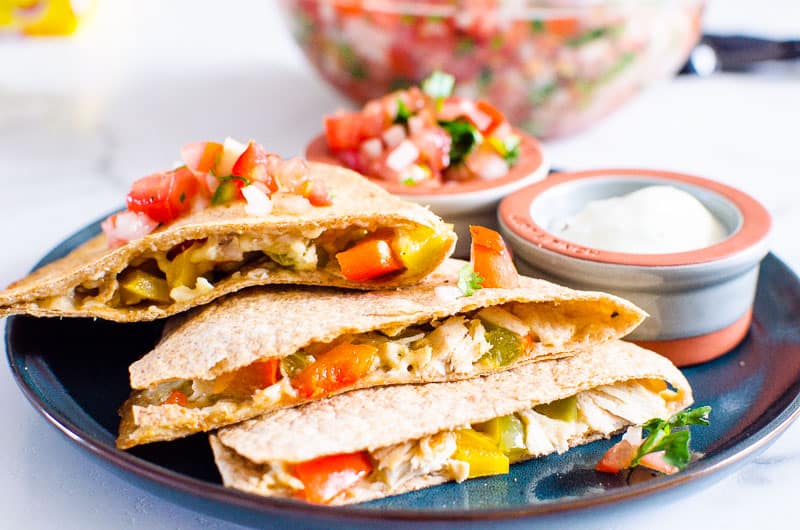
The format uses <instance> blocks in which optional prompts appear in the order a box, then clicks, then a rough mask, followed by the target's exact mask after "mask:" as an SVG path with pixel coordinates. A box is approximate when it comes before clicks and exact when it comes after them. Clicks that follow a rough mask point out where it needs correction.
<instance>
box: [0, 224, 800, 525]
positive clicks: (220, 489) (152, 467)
mask: <svg viewBox="0 0 800 530" xmlns="http://www.w3.org/2000/svg"><path fill="white" fill-rule="evenodd" d="M104 218H105V216H104V217H102V218H101V219H98V220H96V221H94V222H92V223H90V224H88V225H85V226H84V227H82V228H80V229H79V230H77V231H76V232H75V233H73V234H71V235H70V236H68V237H67V238H65V239H63V240H62V241H61V242H59V243H58V244H56V245H55V246H54V247H53V248H51V249H50V250H49V251H48V252H47V253H46V254H45V256H44V257H43V258H41V259H40V260H39V262H38V263H37V264H36V265H35V266H34V267H33V269H32V270H35V269H37V268H39V267H41V266H42V265H43V264H45V263H48V262H49V261H52V260H53V259H54V258H55V257H56V256H58V255H61V254H63V253H64V251H65V250H66V251H69V250H72V249H73V248H74V247H75V246H76V244H80V243H81V242H83V241H85V240H86V239H88V237H90V236H91V235H92V233H93V232H97V231H99V223H100V221H101V220H102V219H104ZM765 259H770V260H774V261H775V262H776V264H777V265H778V266H780V267H782V268H783V269H784V272H785V273H786V274H788V275H789V277H790V278H792V279H793V280H794V281H795V282H796V283H797V284H798V285H800V278H798V276H797V274H796V273H795V272H794V271H793V270H792V269H791V268H790V267H789V266H788V265H786V263H784V262H783V261H782V260H781V259H780V258H778V257H777V256H776V255H775V254H773V253H772V252H770V253H769V254H768V255H767V257H766V258H765ZM20 318H32V317H25V316H23V315H13V316H9V317H7V319H6V325H5V332H4V339H5V347H6V360H7V362H8V365H9V367H10V369H11V372H12V376H13V378H14V381H15V383H16V384H17V387H18V388H19V389H20V391H21V392H22V393H23V395H24V396H25V398H26V399H27V400H28V402H29V403H30V404H31V405H32V406H33V408H34V409H35V410H36V411H37V412H38V413H39V414H41V415H42V416H43V417H44V418H45V420H47V422H48V423H49V424H50V425H51V426H53V427H54V428H56V429H57V430H58V431H59V432H61V433H62V434H63V435H64V436H65V437H66V438H67V439H68V440H70V441H72V442H73V443H75V444H77V445H78V446H79V447H81V448H82V449H83V450H86V451H88V452H89V453H90V454H92V455H94V456H96V457H99V458H101V459H102V460H104V461H105V463H109V464H112V465H114V466H115V467H116V468H117V470H119V471H123V472H126V473H131V474H133V475H135V476H136V477H137V478H139V479H144V480H146V481H149V482H151V483H153V484H154V485H157V486H160V487H162V488H168V489H171V490H175V491H177V492H180V493H183V494H186V495H190V496H193V497H199V498H203V499H205V500H209V501H212V502H216V503H219V504H220V505H224V506H226V507H228V508H231V507H236V508H243V509H247V510H251V511H256V512H259V513H271V514H279V515H285V516H305V517H308V516H311V517H315V518H324V519H338V520H343V521H347V520H350V521H353V520H356V521H361V522H367V521H370V520H381V521H398V522H443V521H464V522H479V521H486V522H490V521H508V520H513V519H524V518H536V517H543V516H548V515H554V514H562V513H567V512H575V511H579V510H585V509H588V508H600V507H603V506H606V507H607V506H609V505H612V504H615V503H619V502H626V501H631V500H634V499H642V498H650V497H652V496H654V495H656V494H659V493H667V492H670V491H674V490H676V488H677V487H679V486H681V485H683V484H686V483H692V482H698V481H701V480H702V479H704V478H708V477H710V476H715V475H716V476H718V478H722V476H724V474H723V473H722V472H723V471H724V470H726V469H728V470H732V469H733V468H735V466H736V464H739V463H743V462H744V461H745V460H747V459H748V458H749V457H750V456H751V455H754V454H758V453H760V452H761V451H763V450H764V449H766V448H767V447H768V446H769V445H770V444H771V443H772V442H773V441H774V440H775V439H777V438H778V437H779V436H780V435H781V434H782V433H783V432H784V431H785V430H786V429H787V428H788V427H789V425H791V423H792V422H793V421H795V420H796V419H797V418H798V416H800V379H797V380H795V382H794V383H793V384H792V385H791V386H790V387H789V388H788V389H787V391H786V392H784V393H783V394H782V395H780V396H779V397H777V398H776V399H775V400H774V401H773V404H775V403H784V402H786V403H785V405H784V406H782V407H781V408H780V410H777V411H775V413H774V414H772V415H770V418H771V419H769V421H767V422H766V423H764V424H763V425H761V427H760V428H759V429H758V430H756V431H755V432H752V433H750V434H749V435H747V436H745V435H742V436H740V437H739V438H738V439H733V440H732V441H733V443H731V444H730V445H728V446H727V447H725V448H724V449H721V450H720V451H719V452H718V453H716V454H714V455H712V456H710V457H706V458H703V459H700V460H698V461H696V462H695V463H693V464H694V466H697V467H695V468H693V469H689V470H686V471H684V472H682V473H678V474H675V475H670V476H661V477H658V479H656V480H651V481H647V482H644V483H640V484H634V485H629V486H627V487H625V488H618V489H613V490H606V491H604V492H603V493H600V494H597V495H593V496H591V497H580V498H573V499H569V500H564V501H553V502H550V501H548V502H543V503H538V504H528V505H524V506H519V507H514V508H507V507H506V508H504V507H499V508H478V509H470V510H460V511H457V510H453V509H448V510H429V509H413V510H412V509H407V508H401V509H396V508H388V509H386V508H383V509H375V508H363V507H361V505H359V504H355V505H345V506H322V505H313V504H308V503H305V502H302V501H297V500H293V499H282V498H276V497H262V496H258V495H255V494H251V493H246V492H242V491H239V490H234V489H231V488H226V487H225V486H224V485H222V484H215V483H212V482H208V481H205V480H201V479H198V478H195V477H191V476H188V475H185V474H182V473H179V472H177V471H174V470H172V469H169V468H165V467H163V466H161V465H158V464H155V463H153V462H150V461H148V460H145V459H143V458H140V457H137V456H135V455H133V454H131V453H128V452H125V451H122V450H120V449H117V448H116V447H111V446H109V445H108V444H107V443H105V442H103V441H100V440H97V439H95V438H94V437H93V436H91V435H90V434H89V433H88V432H86V429H84V428H81V427H80V426H79V425H76V423H75V422H73V421H72V420H71V419H70V418H68V417H66V416H65V415H64V414H62V412H61V411H60V410H59V408H58V407H56V406H54V405H51V404H49V403H47V401H46V400H45V399H43V397H41V396H39V394H38V393H37V392H36V391H35V390H34V388H33V387H32V386H31V385H29V384H28V382H27V380H26V377H25V374H24V373H23V366H26V365H25V364H24V363H21V362H18V360H19V359H21V356H20V355H19V354H18V353H17V352H16V349H15V348H14V346H13V345H12V343H13V336H14V325H13V324H14V322H15V321H16V320H17V319H20ZM792 389H795V391H794V392H793V394H794V395H793V396H792V395H791V394H792ZM70 399H72V398H71V396H70ZM72 401H73V403H74V404H75V405H76V406H78V407H79V408H81V409H83V408H82V407H80V405H79V404H78V403H77V402H76V401H74V400H72ZM751 425H752V424H751ZM123 479H124V477H123ZM159 496H162V495H159ZM162 498H163V496H162ZM170 502H174V501H171V500H170ZM190 509H191V508H190ZM194 511H197V510H196V509H195V510H194Z"/></svg>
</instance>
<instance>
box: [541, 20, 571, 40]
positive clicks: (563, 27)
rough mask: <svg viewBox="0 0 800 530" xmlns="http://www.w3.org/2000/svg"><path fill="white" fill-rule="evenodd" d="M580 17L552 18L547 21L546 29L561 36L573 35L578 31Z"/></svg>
mask: <svg viewBox="0 0 800 530" xmlns="http://www.w3.org/2000/svg"><path fill="white" fill-rule="evenodd" d="M578 27H579V24H578V19H576V18H551V19H548V20H547V21H545V29H546V30H547V31H548V32H549V33H552V34H554V35H558V36H559V37H571V36H573V35H575V34H576V33H577V32H578Z"/></svg>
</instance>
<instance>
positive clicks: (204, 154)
mask: <svg viewBox="0 0 800 530" xmlns="http://www.w3.org/2000/svg"><path fill="white" fill-rule="evenodd" d="M221 154H222V144H220V143H217V142H193V143H190V144H186V145H184V146H183V147H181V159H183V163H184V164H186V167H188V168H189V169H191V170H192V171H195V172H197V173H207V172H209V171H210V170H212V169H214V168H215V167H216V165H217V162H218V161H219V157H220V155H221Z"/></svg>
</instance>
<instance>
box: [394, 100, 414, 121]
mask: <svg viewBox="0 0 800 530" xmlns="http://www.w3.org/2000/svg"><path fill="white" fill-rule="evenodd" d="M410 117H411V111H410V110H409V108H408V106H407V105H406V104H405V103H404V102H403V100H402V99H400V98H397V114H396V115H395V117H394V123H399V124H401V125H405V124H406V123H408V119H409V118H410Z"/></svg>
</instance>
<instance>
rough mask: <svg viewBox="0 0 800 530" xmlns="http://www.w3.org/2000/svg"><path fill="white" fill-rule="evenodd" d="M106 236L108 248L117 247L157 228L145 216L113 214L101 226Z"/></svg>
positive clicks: (127, 213)
mask: <svg viewBox="0 0 800 530" xmlns="http://www.w3.org/2000/svg"><path fill="white" fill-rule="evenodd" d="M101 226H102V228H103V232H104V233H105V234H106V239H107V241H108V246H110V247H117V246H119V245H124V244H125V243H127V242H128V241H133V240H135V239H141V238H143V237H144V236H146V235H147V234H149V233H150V232H152V231H153V230H155V229H156V228H157V227H158V221H154V220H153V219H151V218H150V217H148V216H147V215H145V214H143V213H138V212H131V211H125V212H120V213H118V214H114V215H112V216H111V217H109V218H108V219H106V220H105V221H103V223H102V224H101Z"/></svg>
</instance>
